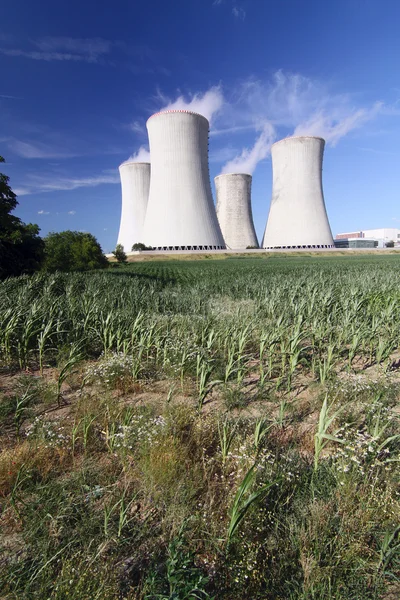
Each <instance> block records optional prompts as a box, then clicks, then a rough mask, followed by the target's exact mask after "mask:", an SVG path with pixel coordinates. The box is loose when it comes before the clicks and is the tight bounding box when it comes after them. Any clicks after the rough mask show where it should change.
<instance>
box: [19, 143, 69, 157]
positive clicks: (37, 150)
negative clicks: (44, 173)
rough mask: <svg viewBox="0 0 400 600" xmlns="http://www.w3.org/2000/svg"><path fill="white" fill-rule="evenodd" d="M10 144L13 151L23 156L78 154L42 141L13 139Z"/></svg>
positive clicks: (65, 155)
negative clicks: (32, 141) (31, 141)
mask: <svg viewBox="0 0 400 600" xmlns="http://www.w3.org/2000/svg"><path fill="white" fill-rule="evenodd" d="M8 146H9V148H10V150H11V151H12V152H14V153H15V154H17V155H18V156H22V158H71V157H73V156H76V154H73V153H71V152H65V151H64V150H59V149H55V148H52V147H50V146H48V145H46V144H43V143H41V142H35V143H34V144H32V143H30V142H23V141H22V140H11V141H9V143H8Z"/></svg>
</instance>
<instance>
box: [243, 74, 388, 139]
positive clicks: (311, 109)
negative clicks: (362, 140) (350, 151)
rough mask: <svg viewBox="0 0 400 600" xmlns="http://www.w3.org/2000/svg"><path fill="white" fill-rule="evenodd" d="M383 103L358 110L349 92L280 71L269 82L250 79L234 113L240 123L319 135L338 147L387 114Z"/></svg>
mask: <svg viewBox="0 0 400 600" xmlns="http://www.w3.org/2000/svg"><path fill="white" fill-rule="evenodd" d="M383 108H384V107H383V104H382V103H380V102H376V103H375V104H373V105H372V106H370V107H359V106H358V107H357V106H355V105H354V102H353V101H352V98H351V96H350V95H349V94H347V93H336V92H332V91H331V89H330V86H328V85H327V84H325V83H323V82H321V81H318V80H315V79H311V78H309V77H305V76H303V75H300V74H291V73H285V72H284V71H277V72H276V73H275V74H274V75H273V77H272V78H271V79H270V80H268V81H261V80H257V79H254V78H250V79H248V80H247V81H245V82H244V83H242V85H241V86H240V89H239V91H238V92H237V94H236V97H235V98H234V101H233V103H232V107H231V110H232V113H233V115H234V116H235V118H236V120H237V121H238V123H235V125H238V124H239V125H240V124H241V123H240V121H241V120H242V121H243V120H247V121H250V122H257V121H259V120H268V121H270V122H271V123H273V124H274V125H275V126H276V127H284V128H287V129H289V132H290V129H291V130H292V132H293V133H294V135H318V136H321V137H324V138H325V139H326V141H327V143H329V144H330V145H332V146H334V145H336V144H337V143H338V141H339V140H340V139H341V138H342V137H344V136H345V135H347V134H348V133H349V132H350V131H352V130H354V129H357V128H359V127H361V126H363V125H365V124H366V123H367V122H368V121H369V120H371V119H373V118H374V117H376V116H377V115H378V114H379V113H380V112H381V111H383Z"/></svg>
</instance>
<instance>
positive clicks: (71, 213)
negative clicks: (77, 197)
mask: <svg viewBox="0 0 400 600" xmlns="http://www.w3.org/2000/svg"><path fill="white" fill-rule="evenodd" d="M68 214H69V215H76V210H69V211H68Z"/></svg>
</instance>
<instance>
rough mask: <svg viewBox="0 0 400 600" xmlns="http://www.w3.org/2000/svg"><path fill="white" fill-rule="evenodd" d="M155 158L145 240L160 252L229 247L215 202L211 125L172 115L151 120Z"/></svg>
mask: <svg viewBox="0 0 400 600" xmlns="http://www.w3.org/2000/svg"><path fill="white" fill-rule="evenodd" d="M147 130H148V135H149V144H150V155H151V180H150V191H149V201H148V205H147V212H146V218H145V222H144V227H143V236H142V237H143V239H142V240H141V241H143V242H144V243H145V244H146V245H147V246H152V247H153V248H155V249H158V250H211V249H222V248H225V243H224V239H223V237H222V233H221V229H220V226H219V223H218V219H217V214H216V211H215V206H214V202H213V198H212V192H211V185H210V175H209V167H208V132H209V123H208V120H207V119H206V118H205V117H203V116H202V115H199V114H197V113H194V112H190V111H185V110H170V111H164V112H159V113H156V114H155V115H152V116H151V117H150V118H149V119H148V121H147Z"/></svg>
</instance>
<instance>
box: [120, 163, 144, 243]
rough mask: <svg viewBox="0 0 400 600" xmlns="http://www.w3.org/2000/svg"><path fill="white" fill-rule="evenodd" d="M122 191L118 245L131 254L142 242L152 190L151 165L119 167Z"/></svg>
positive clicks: (135, 164)
mask: <svg viewBox="0 0 400 600" xmlns="http://www.w3.org/2000/svg"><path fill="white" fill-rule="evenodd" d="M119 174H120V177H121V189H122V210H121V221H120V226H119V234H118V241H117V244H122V246H123V247H124V250H125V251H126V252H129V251H130V250H131V248H132V246H133V244H136V243H137V242H141V241H142V237H143V224H144V219H145V216H146V209H147V202H148V199H149V189H150V163H143V162H140V163H139V162H137V163H135V162H130V161H127V162H124V163H122V165H120V167H119Z"/></svg>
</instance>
